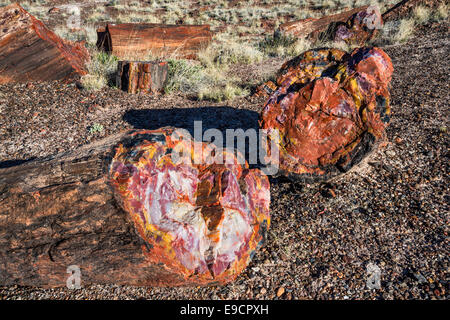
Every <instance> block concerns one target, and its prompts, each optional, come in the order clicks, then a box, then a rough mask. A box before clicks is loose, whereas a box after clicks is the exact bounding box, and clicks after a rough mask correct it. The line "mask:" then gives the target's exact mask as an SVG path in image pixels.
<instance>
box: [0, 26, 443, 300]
mask: <svg viewBox="0 0 450 320" xmlns="http://www.w3.org/2000/svg"><path fill="white" fill-rule="evenodd" d="M448 47H449V36H448V26H446V25H445V26H441V27H440V28H434V29H433V30H425V31H422V32H421V33H420V34H419V35H418V36H417V37H416V38H415V39H412V40H411V41H409V42H408V43H407V44H405V45H397V46H390V47H386V51H387V53H388V54H389V55H390V56H391V58H392V60H393V63H394V67H395V73H394V77H393V81H392V91H391V94H392V108H393V117H392V120H391V124H390V126H389V127H388V129H387V137H388V139H387V142H386V143H383V144H382V145H381V146H380V148H379V149H378V150H376V151H374V152H373V153H372V154H371V155H370V156H369V157H368V158H366V160H365V161H363V163H361V164H360V165H358V166H357V167H355V168H353V169H352V170H351V171H350V172H348V173H347V174H345V175H344V176H341V177H339V178H338V179H335V180H334V181H332V182H329V183H325V184H316V185H299V184H293V183H291V182H289V181H284V180H283V179H272V184H271V195H272V203H271V214H272V219H273V220H272V227H271V229H270V230H269V236H268V240H267V242H266V244H265V246H264V247H263V248H262V249H261V250H259V251H258V253H257V254H256V256H255V258H254V260H253V261H252V262H251V264H250V265H249V267H248V268H247V269H246V270H245V272H243V274H241V275H240V276H239V277H238V279H237V280H236V281H235V282H234V283H231V284H229V285H226V286H218V287H207V288H204V287H198V288H142V287H129V286H115V285H92V286H88V287H84V288H82V289H79V290H74V291H71V290H68V289H65V288H60V289H46V290H43V289H38V288H30V287H18V286H13V287H0V299H448V296H449V294H448V292H449V289H450V288H449V283H448V279H449V258H448V257H449V246H448V232H449V228H448V223H449V214H448V203H449V195H448V194H449V192H448V191H449V187H448V186H449V178H448V176H449V162H448V157H449V152H448V149H449V143H448V127H449V112H448V101H449V100H450V95H449V92H450V90H449V81H448V75H449V74H450V70H449V66H448V64H447V63H446V61H447V60H448ZM260 106H261V101H260V100H252V99H239V100H234V101H233V102H230V103H229V104H228V105H226V104H211V103H206V102H199V101H193V100H190V99H189V98H188V97H184V96H165V97H146V96H139V95H136V96H132V95H127V94H125V93H122V92H120V91H118V90H114V89H105V90H104V91H102V92H100V93H96V94H90V93H86V92H82V91H81V92H80V91H79V90H78V89H77V88H76V87H74V86H67V85H62V84H59V83H46V84H38V83H34V84H31V85H15V86H13V85H5V86H0V130H1V131H0V137H1V139H0V161H2V162H0V166H3V167H6V166H11V165H13V164H17V163H20V161H23V160H27V159H30V158H33V157H43V156H46V155H49V154H53V153H55V152H61V151H67V150H68V149H74V148H76V147H77V146H79V145H81V144H85V143H89V142H91V141H94V140H97V139H100V138H102V137H104V136H107V135H109V134H111V133H115V132H117V131H118V130H121V129H125V128H132V127H157V126H158V125H167V124H169V122H171V121H172V122H173V123H175V124H184V123H187V122H189V121H191V120H192V119H194V118H196V117H197V118H198V117H200V118H202V119H204V120H205V121H206V122H207V123H208V124H207V126H209V125H211V126H215V127H219V128H220V127H226V126H243V127H246V126H254V125H255V121H256V119H257V113H256V112H257V111H258V110H259V108H260ZM199 107H205V108H202V109H199ZM206 107H209V108H206ZM212 107H221V108H212ZM173 108H184V109H185V110H184V111H183V110H160V109H173ZM186 108H187V109H186ZM192 108H195V109H192ZM232 108H235V109H242V110H240V111H236V113H234V112H233V111H235V110H234V109H232ZM196 109H197V112H195V110H196ZM155 110H159V111H155ZM143 117H146V118H145V120H143ZM186 119H187V120H186ZM208 121H209V122H208ZM95 123H99V124H102V125H103V126H104V129H103V131H101V132H96V133H92V132H90V130H89V128H90V126H92V125H94V124H95ZM190 125H192V124H190ZM369 265H370V266H373V265H376V266H377V267H378V268H379V269H380V272H381V287H380V289H369V288H368V287H367V284H366V281H367V279H368V273H367V267H368V266H369Z"/></svg>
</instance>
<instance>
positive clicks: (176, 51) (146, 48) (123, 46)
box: [97, 23, 212, 60]
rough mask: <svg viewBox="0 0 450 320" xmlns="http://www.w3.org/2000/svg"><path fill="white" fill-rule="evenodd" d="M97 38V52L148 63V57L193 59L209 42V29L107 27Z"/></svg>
mask: <svg viewBox="0 0 450 320" xmlns="http://www.w3.org/2000/svg"><path fill="white" fill-rule="evenodd" d="M97 34H98V42H97V46H98V47H99V48H101V49H103V50H104V51H106V52H111V53H112V54H114V55H115V56H117V57H119V58H124V59H129V57H130V56H131V57H132V58H133V59H135V60H147V57H148V56H149V55H150V54H151V55H160V56H171V55H175V56H180V57H185V58H192V57H195V56H196V54H197V51H198V50H199V49H201V48H204V47H206V46H207V45H208V44H209V42H210V41H211V39H212V33H211V31H210V27H209V25H163V24H153V23H123V24H108V25H107V26H106V27H105V28H99V29H98V30H97Z"/></svg>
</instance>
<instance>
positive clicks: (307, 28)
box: [280, 6, 383, 45]
mask: <svg viewBox="0 0 450 320" xmlns="http://www.w3.org/2000/svg"><path fill="white" fill-rule="evenodd" d="M382 25H383V19H382V17H381V13H380V12H379V10H378V7H375V6H364V7H360V8H356V9H352V10H349V11H345V12H342V13H338V14H334V15H330V16H325V17H322V18H318V19H313V18H310V19H304V20H300V21H293V22H287V23H284V24H282V25H281V26H280V30H281V31H283V32H285V33H287V34H291V35H294V36H296V37H300V38H303V37H306V38H309V39H312V40H314V41H315V40H321V41H345V42H347V43H350V44H357V45H363V44H364V43H365V42H366V41H368V40H370V39H373V38H374V37H375V36H376V34H377V32H378V29H380V28H381V26H382Z"/></svg>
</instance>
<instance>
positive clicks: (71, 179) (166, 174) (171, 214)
mask: <svg viewBox="0 0 450 320" xmlns="http://www.w3.org/2000/svg"><path fill="white" fill-rule="evenodd" d="M166 132H167V131H159V132H140V133H136V134H134V135H133V134H128V133H121V134H118V135H115V136H111V137H109V138H107V139H104V140H102V141H98V142H95V143H93V144H90V145H87V146H84V147H82V148H80V149H78V150H75V151H74V152H70V153H64V154H59V155H57V156H53V157H49V158H46V159H41V160H35V161H31V162H28V163H25V164H22V165H20V166H16V167H11V168H6V169H0V285H13V284H18V285H30V286H41V287H59V286H65V285H66V281H67V279H68V277H69V276H70V274H68V273H67V268H68V267H69V266H71V265H77V266H79V267H80V269H81V285H82V286H84V285H87V284H90V283H115V284H128V285H149V286H154V285H156V286H179V285H194V284H201V285H204V284H215V283H224V282H226V281H230V280H232V279H234V278H235V277H236V276H237V275H238V274H239V272H241V271H242V270H243V268H245V266H246V265H247V263H248V261H249V259H250V257H251V255H252V253H253V251H254V250H255V248H256V246H257V244H258V243H260V242H261V239H262V238H263V237H264V232H265V228H266V227H268V226H269V223H270V221H269V217H268V206H269V198H268V197H269V193H268V192H269V189H268V188H269V186H268V182H267V178H266V177H262V176H260V174H259V172H258V171H252V170H248V169H245V167H240V166H238V165H231V166H228V167H227V168H225V166H223V165H222V166H212V167H202V168H200V167H198V166H197V167H194V166H193V167H183V168H180V167H177V166H173V165H170V163H169V161H170V160H169V159H167V157H166V155H167V154H168V153H169V152H170V149H169V146H168V145H166V144H165V143H166V142H167V141H168V140H167V139H168V138H167V137H168V136H167V134H166ZM119 142H120V143H119ZM169 142H170V141H169ZM117 145H119V147H117V148H114V146H117ZM116 151H117V153H116ZM114 155H115V157H114ZM113 158H114V160H112V159H113ZM158 159H159V160H160V161H159V162H157V160H158ZM111 163H112V165H111ZM110 174H111V175H110ZM111 184H112V186H111ZM237 184H238V185H237ZM127 188H128V189H127ZM114 190H116V191H114ZM144 190H146V191H148V193H145V192H144ZM141 191H142V193H140V192H141ZM158 196H159V198H158ZM116 199H118V200H119V201H120V203H121V205H123V207H124V208H125V209H126V211H124V210H122V209H121V208H120V206H119V205H118V203H117V200H116ZM188 209H189V210H190V211H189V210H188ZM140 219H142V220H140ZM189 276H190V277H189Z"/></svg>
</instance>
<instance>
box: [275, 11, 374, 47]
mask: <svg viewBox="0 0 450 320" xmlns="http://www.w3.org/2000/svg"><path fill="white" fill-rule="evenodd" d="M367 8H368V6H363V7H359V8H354V9H351V10H348V11H344V12H341V13H338V14H333V15H329V16H325V17H322V18H308V19H302V20H297V21H291V22H286V23H283V24H281V25H280V30H281V31H283V32H285V33H287V34H290V35H293V36H296V37H306V36H309V37H311V38H314V39H316V38H317V37H318V36H319V34H320V33H321V32H324V31H326V30H327V28H328V26H329V25H330V24H331V23H333V22H339V21H344V22H345V21H347V19H348V18H350V17H351V16H352V15H353V14H355V13H357V12H359V11H362V10H366V9H367Z"/></svg>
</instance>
